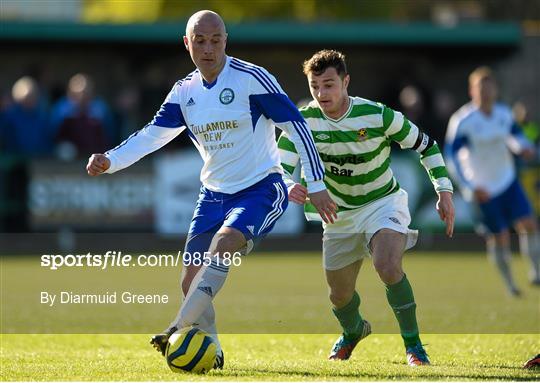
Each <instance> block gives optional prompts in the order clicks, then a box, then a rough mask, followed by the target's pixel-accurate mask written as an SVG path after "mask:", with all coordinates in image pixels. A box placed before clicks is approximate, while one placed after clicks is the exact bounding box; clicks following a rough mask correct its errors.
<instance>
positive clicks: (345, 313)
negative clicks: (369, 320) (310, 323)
mask: <svg viewBox="0 0 540 383" xmlns="http://www.w3.org/2000/svg"><path fill="white" fill-rule="evenodd" d="M358 307H360V296H359V295H358V293H357V292H356V291H355V292H354V294H353V296H352V299H351V301H350V302H349V303H347V304H346V305H345V306H343V307H342V308H339V309H338V308H335V307H334V308H333V309H332V311H333V312H334V315H335V316H336V318H337V320H338V321H339V324H340V325H341V327H342V328H343V335H344V336H345V338H348V339H356V338H358V336H360V334H362V331H363V330H364V322H363V320H362V317H361V316H360V312H359V311H358Z"/></svg>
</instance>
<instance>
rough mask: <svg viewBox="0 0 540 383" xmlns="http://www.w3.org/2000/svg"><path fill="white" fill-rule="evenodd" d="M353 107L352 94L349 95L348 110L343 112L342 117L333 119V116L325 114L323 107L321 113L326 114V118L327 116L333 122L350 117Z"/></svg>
mask: <svg viewBox="0 0 540 383" xmlns="http://www.w3.org/2000/svg"><path fill="white" fill-rule="evenodd" d="M352 107H353V100H352V98H351V96H349V109H347V111H346V112H345V113H343V116H341V117H340V118H338V119H333V118H331V117H328V116H327V115H326V114H324V112H323V110H322V108H320V109H321V113H322V115H323V116H324V118H326V119H327V120H330V121H332V122H340V121H341V120H343V119H345V118H347V117H349V114H351V110H352Z"/></svg>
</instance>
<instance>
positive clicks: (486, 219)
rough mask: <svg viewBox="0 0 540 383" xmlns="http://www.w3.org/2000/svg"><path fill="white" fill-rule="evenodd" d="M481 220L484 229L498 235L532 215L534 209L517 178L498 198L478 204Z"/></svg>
mask: <svg viewBox="0 0 540 383" xmlns="http://www.w3.org/2000/svg"><path fill="white" fill-rule="evenodd" d="M478 210H479V212H478V213H479V218H480V221H481V223H482V226H483V227H484V229H487V230H488V232H490V233H493V234H498V233H500V232H502V231H504V230H507V229H508V228H510V227H511V226H512V225H513V224H514V222H516V221H517V220H519V219H521V218H525V217H528V216H531V215H532V207H531V205H530V203H529V200H528V199H527V196H526V195H525V192H524V191H523V188H522V187H521V185H520V183H519V181H518V180H517V178H516V179H515V180H514V182H512V184H511V185H510V186H509V187H508V188H507V189H506V190H505V191H504V192H502V193H501V194H499V195H498V196H497V197H495V198H492V199H490V200H489V201H488V202H486V203H480V204H478Z"/></svg>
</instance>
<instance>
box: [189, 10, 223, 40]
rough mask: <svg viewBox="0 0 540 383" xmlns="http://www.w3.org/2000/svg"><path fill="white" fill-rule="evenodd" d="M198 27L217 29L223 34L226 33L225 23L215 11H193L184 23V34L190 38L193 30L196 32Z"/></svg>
mask: <svg viewBox="0 0 540 383" xmlns="http://www.w3.org/2000/svg"><path fill="white" fill-rule="evenodd" d="M198 29H202V30H207V29H213V30H219V31H220V32H221V33H223V34H224V35H225V34H226V33H227V32H226V31H225V23H224V22H223V19H222V18H221V16H220V15H218V14H217V13H216V12H213V11H209V10H203V11H199V12H195V13H194V14H193V15H191V17H190V18H189V20H188V22H187V25H186V36H187V37H188V38H190V37H191V35H192V34H193V32H194V31H195V32H197V30H198Z"/></svg>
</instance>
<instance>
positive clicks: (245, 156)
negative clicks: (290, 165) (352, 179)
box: [106, 57, 325, 250]
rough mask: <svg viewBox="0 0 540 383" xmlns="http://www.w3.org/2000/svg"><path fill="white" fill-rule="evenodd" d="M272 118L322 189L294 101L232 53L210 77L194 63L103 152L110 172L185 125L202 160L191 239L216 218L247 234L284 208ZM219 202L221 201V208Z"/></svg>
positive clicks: (261, 230) (260, 231) (313, 188)
mask: <svg viewBox="0 0 540 383" xmlns="http://www.w3.org/2000/svg"><path fill="white" fill-rule="evenodd" d="M274 125H277V126H278V127H279V128H280V129H282V130H284V131H285V132H286V133H287V135H288V136H289V137H290V139H291V140H292V141H293V142H294V144H295V146H296V148H297V149H298V152H299V154H300V158H301V162H302V167H303V169H304V173H305V175H306V180H307V187H308V190H309V192H310V193H313V192H317V191H321V190H324V189H325V186H324V182H323V178H324V167H323V165H322V163H321V160H320V158H319V155H318V153H317V150H316V148H315V144H314V142H313V138H312V136H311V133H310V131H309V129H308V128H307V126H306V122H305V121H304V119H303V118H302V116H301V115H300V113H299V112H298V110H297V108H296V107H295V105H294V104H293V103H292V102H291V101H290V99H289V98H288V97H287V95H286V94H285V93H284V92H283V90H282V88H281V87H280V85H279V84H278V83H277V81H276V79H275V78H274V77H273V76H272V75H271V74H269V73H268V72H267V71H266V70H265V69H264V68H261V67H259V66H255V65H253V64H250V63H248V62H245V61H242V60H238V59H236V58H233V57H226V63H225V66H224V68H223V70H222V71H221V73H220V74H219V75H218V77H217V79H216V80H215V81H214V82H212V83H207V82H206V81H205V80H204V79H203V77H202V76H201V74H200V72H199V70H195V71H194V72H192V73H190V74H189V75H188V76H187V77H186V78H184V79H182V80H180V81H178V82H177V83H176V84H175V85H174V86H173V88H172V90H171V91H170V93H169V94H168V95H167V98H166V99H165V101H164V103H163V104H162V106H161V108H160V110H159V111H158V112H157V114H156V116H155V117H154V119H153V120H152V121H151V122H150V123H149V124H148V125H146V126H145V127H144V128H143V129H141V130H139V131H138V132H136V133H134V134H132V135H131V136H130V137H129V138H128V139H126V140H125V141H124V142H122V143H121V144H120V145H119V146H117V147H116V148H114V149H112V150H110V151H108V152H107V153H106V156H107V157H108V158H109V160H110V161H111V166H110V168H109V169H108V170H107V173H114V172H116V171H118V170H121V169H123V168H125V167H128V166H130V165H131V164H133V163H135V162H136V161H138V160H139V159H141V158H142V157H144V156H145V155H147V154H149V153H151V152H153V151H155V150H157V149H159V148H160V147H162V146H164V145H165V144H167V143H168V142H170V141H171V140H173V139H174V138H175V137H176V136H178V135H179V134H180V133H181V132H182V131H184V130H187V133H188V135H189V137H190V138H191V140H192V141H193V143H194V144H195V147H196V148H197V150H198V151H199V153H200V155H201V157H202V158H203V161H204V165H203V168H202V170H201V177H200V179H201V182H202V185H203V187H202V189H201V194H200V197H199V201H198V203H197V208H196V210H195V214H194V217H193V221H192V223H191V227H190V238H194V237H195V236H197V235H198V234H201V233H208V230H210V231H212V230H214V229H215V227H216V225H218V224H220V223H221V224H220V225H219V226H221V225H223V224H224V225H225V226H231V227H234V228H236V229H238V230H240V231H241V232H242V233H244V235H245V236H246V239H248V240H250V239H252V238H256V237H257V236H259V235H264V234H266V233H267V232H268V231H269V230H271V229H272V227H273V225H274V223H275V221H276V220H277V219H278V218H279V217H280V216H281V215H282V214H283V211H284V210H285V208H286V207H287V191H286V188H285V187H284V186H283V182H282V180H281V174H283V169H282V168H281V164H280V157H279V152H278V149H277V145H276V138H275V129H274ZM216 201H221V202H219V203H220V204H221V205H220V206H221V207H220V209H221V210H220V211H221V213H220V214H218V215H216V214H217V213H216V212H217V209H214V208H213V207H214V206H217V205H216V203H217V202H216ZM218 217H219V219H218ZM219 226H218V227H217V228H218V229H219ZM201 250H202V249H201Z"/></svg>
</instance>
